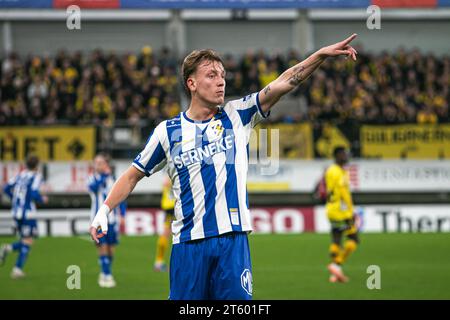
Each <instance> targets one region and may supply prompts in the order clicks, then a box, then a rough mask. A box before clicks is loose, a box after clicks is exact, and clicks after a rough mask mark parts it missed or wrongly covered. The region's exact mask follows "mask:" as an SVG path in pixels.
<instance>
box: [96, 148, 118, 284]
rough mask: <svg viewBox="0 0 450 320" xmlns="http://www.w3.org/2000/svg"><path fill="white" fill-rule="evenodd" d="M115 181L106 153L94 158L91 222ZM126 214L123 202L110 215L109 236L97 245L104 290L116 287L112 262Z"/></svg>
mask: <svg viewBox="0 0 450 320" xmlns="http://www.w3.org/2000/svg"><path fill="white" fill-rule="evenodd" d="M114 181H115V177H114V174H113V172H112V168H111V165H110V158H109V156H108V155H107V154H104V153H99V154H97V155H96V157H95V158H94V173H93V174H92V175H90V176H89V178H88V189H89V194H90V196H91V220H92V219H94V217H95V214H96V213H97V211H98V209H99V208H100V206H101V205H102V204H103V202H104V201H105V199H106V196H107V195H108V192H109V191H110V189H111V187H112V185H113V184H114ZM125 213H126V203H125V202H121V203H120V205H119V206H118V208H115V209H114V210H112V211H111V212H110V213H109V215H108V230H109V231H108V234H107V235H106V236H105V237H103V238H101V239H100V242H99V243H98V244H97V250H98V256H99V264H100V275H99V277H98V284H99V286H100V287H102V288H112V287H115V286H116V281H115V280H114V277H113V275H112V262H113V259H114V251H115V246H116V245H117V244H118V243H119V239H118V238H119V233H120V232H119V231H120V230H119V228H120V225H121V224H123V221H124V220H123V218H124V216H125Z"/></svg>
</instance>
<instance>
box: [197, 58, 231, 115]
mask: <svg viewBox="0 0 450 320" xmlns="http://www.w3.org/2000/svg"><path fill="white" fill-rule="evenodd" d="M188 84H190V85H191V88H192V89H193V90H194V92H192V91H191V92H192V95H193V96H196V97H197V98H199V99H200V100H202V101H204V102H206V104H207V105H208V106H211V107H215V106H217V105H220V104H223V102H224V101H225V69H224V68H223V65H222V64H221V63H220V62H217V61H207V60H206V61H203V62H202V63H201V64H200V65H199V66H198V67H197V70H196V72H195V73H194V74H193V75H192V76H191V77H190V78H189V79H188Z"/></svg>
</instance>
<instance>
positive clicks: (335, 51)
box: [319, 33, 358, 61]
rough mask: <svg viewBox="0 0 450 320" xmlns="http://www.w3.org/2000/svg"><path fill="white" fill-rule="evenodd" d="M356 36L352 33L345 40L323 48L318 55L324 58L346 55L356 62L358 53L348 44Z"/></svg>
mask: <svg viewBox="0 0 450 320" xmlns="http://www.w3.org/2000/svg"><path fill="white" fill-rule="evenodd" d="M356 36H357V35H356V33H354V34H352V35H351V36H350V37H348V38H347V39H345V40H342V41H340V42H338V43H335V44H332V45H331V46H328V47H323V48H322V49H320V50H319V53H320V54H321V55H323V56H325V57H336V56H341V55H346V56H348V57H351V58H352V59H353V60H354V61H356V55H357V54H358V52H356V50H355V49H354V48H353V47H352V46H350V42H352V41H353V39H355V38H356Z"/></svg>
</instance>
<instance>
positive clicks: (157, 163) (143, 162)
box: [133, 121, 167, 177]
mask: <svg viewBox="0 0 450 320" xmlns="http://www.w3.org/2000/svg"><path fill="white" fill-rule="evenodd" d="M165 124H166V122H165V121H164V122H161V123H160V124H159V125H158V126H157V127H156V128H155V129H154V130H153V131H152V133H150V136H149V138H148V139H147V142H146V144H145V147H144V149H143V150H142V151H141V152H140V153H139V154H138V155H137V157H136V158H135V159H134V160H133V166H134V167H135V168H136V169H138V170H139V171H142V172H143V173H145V175H146V176H147V177H149V176H150V175H152V174H153V173H155V172H158V171H159V170H161V169H162V168H164V166H165V165H166V163H167V159H166V153H165V151H164V147H163V139H162V138H164V137H165V136H166V135H167V133H166V130H165Z"/></svg>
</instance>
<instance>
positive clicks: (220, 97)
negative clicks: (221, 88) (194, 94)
mask: <svg viewBox="0 0 450 320" xmlns="http://www.w3.org/2000/svg"><path fill="white" fill-rule="evenodd" d="M224 102H225V97H224V96H223V95H220V96H217V98H216V101H215V103H216V104H223V103H224Z"/></svg>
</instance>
